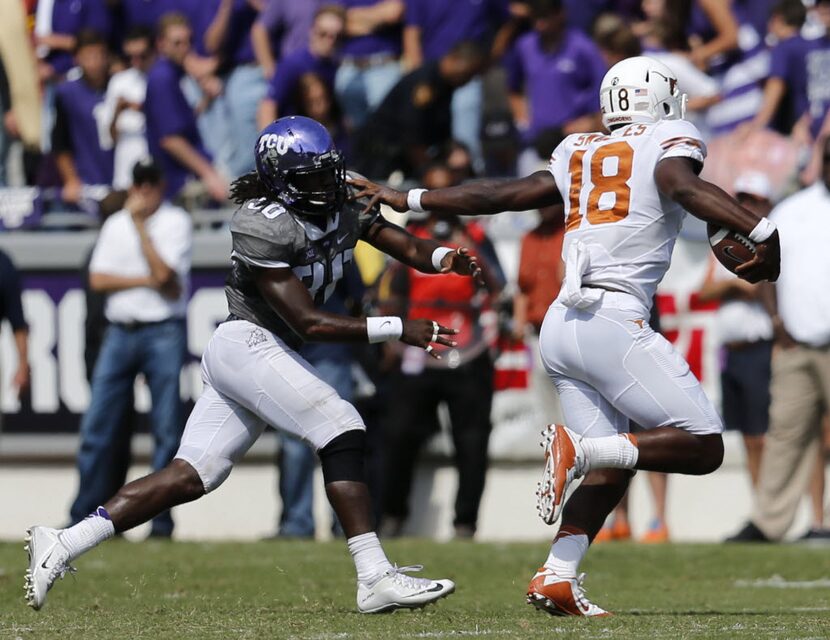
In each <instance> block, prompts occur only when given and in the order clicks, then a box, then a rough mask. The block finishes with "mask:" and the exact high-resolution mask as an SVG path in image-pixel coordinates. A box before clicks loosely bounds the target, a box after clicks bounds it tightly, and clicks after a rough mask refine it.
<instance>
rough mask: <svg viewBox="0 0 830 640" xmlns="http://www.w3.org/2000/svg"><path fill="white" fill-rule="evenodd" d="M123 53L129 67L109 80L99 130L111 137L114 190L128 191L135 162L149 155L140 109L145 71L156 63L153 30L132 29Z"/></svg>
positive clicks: (145, 83) (144, 125)
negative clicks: (113, 153)
mask: <svg viewBox="0 0 830 640" xmlns="http://www.w3.org/2000/svg"><path fill="white" fill-rule="evenodd" d="M123 51H124V57H125V58H126V59H127V62H128V63H129V66H128V68H126V69H124V71H120V72H119V73H116V74H115V75H114V76H112V78H111V79H110V82H109V85H108V86H107V94H106V96H105V98H104V108H103V109H102V111H101V118H102V121H103V125H104V126H102V127H101V130H102V131H103V132H105V133H108V134H109V135H110V140H109V145H110V147H112V146H113V145H114V146H115V160H114V172H113V179H112V186H113V187H114V188H115V189H127V188H128V187H129V186H130V185H131V184H132V171H133V167H134V166H135V164H136V162H138V161H139V160H143V159H144V158H147V157H148V155H149V153H148V151H147V135H146V124H145V119H144V111H142V109H143V107H144V97H145V95H146V94H147V71H148V70H149V69H150V67H151V66H152V65H153V61H154V60H155V51H154V49H153V32H152V30H150V29H149V28H147V27H141V26H139V27H135V28H133V29H132V30H131V31H129V32H128V33H127V35H126V36H125V37H124V49H123Z"/></svg>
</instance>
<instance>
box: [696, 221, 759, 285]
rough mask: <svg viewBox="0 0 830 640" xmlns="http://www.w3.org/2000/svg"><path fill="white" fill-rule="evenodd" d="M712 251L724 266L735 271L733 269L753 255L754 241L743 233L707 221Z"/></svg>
mask: <svg viewBox="0 0 830 640" xmlns="http://www.w3.org/2000/svg"><path fill="white" fill-rule="evenodd" d="M706 230H707V232H708V234H709V244H710V245H711V247H712V253H714V254H715V257H716V258H717V259H718V262H720V263H721V264H722V265H723V266H724V267H726V268H727V269H729V270H730V271H731V272H732V273H735V269H736V268H738V267H739V266H740V265H742V264H743V263H745V262H749V261H750V260H752V258H753V257H754V256H755V243H754V242H753V241H752V240H750V239H749V238H747V237H746V236H745V235H743V234H741V233H738V232H737V231H732V229H727V228H725V227H718V226H717V225H714V224H712V223H709V224H708V225H707V227H706Z"/></svg>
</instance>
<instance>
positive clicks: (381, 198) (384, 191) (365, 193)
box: [346, 176, 409, 213]
mask: <svg viewBox="0 0 830 640" xmlns="http://www.w3.org/2000/svg"><path fill="white" fill-rule="evenodd" d="M346 181H347V182H348V183H349V184H350V185H352V186H353V187H354V188H355V193H354V194H352V196H351V200H359V199H360V198H369V204H367V205H366V208H365V209H363V213H368V212H369V211H371V210H372V209H374V208H375V207H376V206H378V205H379V204H380V203H384V204H388V205H389V206H390V207H392V208H393V209H394V210H395V211H397V212H399V213H403V212H404V211H409V206H408V205H407V204H406V192H405V191H397V190H395V189H390V188H389V187H382V186H381V185H379V184H375V183H374V182H372V181H371V180H367V179H366V178H358V177H357V176H349V177H348V178H347V179H346Z"/></svg>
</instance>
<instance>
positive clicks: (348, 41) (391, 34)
mask: <svg viewBox="0 0 830 640" xmlns="http://www.w3.org/2000/svg"><path fill="white" fill-rule="evenodd" d="M381 1H382V0H337V4H339V5H342V6H343V7H345V8H346V9H347V10H348V9H351V8H353V7H371V6H373V5H376V4H378V3H379V2H381ZM402 37H403V33H402V29H401V25H400V24H398V25H395V26H389V27H385V28H384V29H381V30H379V31H376V32H374V33H372V34H370V35H368V36H358V37H356V38H345V39H344V41H343V44H342V46H341V47H340V53H341V54H342V55H343V56H345V57H348V56H355V57H365V56H371V55H376V54H379V53H387V54H389V55H390V56H394V57H395V58H398V57H400V55H401V38H402Z"/></svg>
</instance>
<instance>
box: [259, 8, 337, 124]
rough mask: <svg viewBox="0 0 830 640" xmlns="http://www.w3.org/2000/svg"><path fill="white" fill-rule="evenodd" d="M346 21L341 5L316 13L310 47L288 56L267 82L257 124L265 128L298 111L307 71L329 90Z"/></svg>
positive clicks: (332, 84)
mask: <svg viewBox="0 0 830 640" xmlns="http://www.w3.org/2000/svg"><path fill="white" fill-rule="evenodd" d="M345 24H346V13H345V11H344V10H343V8H342V7H339V6H336V5H328V6H325V7H323V8H322V9H320V10H319V11H318V12H317V15H316V16H315V18H314V23H313V24H312V27H311V32H310V34H309V40H308V47H306V48H305V49H300V50H299V51H295V52H294V53H292V54H290V55H288V56H286V57H285V58H283V60H282V61H281V62H280V64H279V66H278V67H277V71H276V73H274V76H273V77H272V78H271V82H270V84H269V85H268V93H267V94H266V96H265V99H264V100H262V102H260V104H259V113H258V115H257V123H258V126H259V128H260V129H263V128H265V127H266V126H268V125H269V124H270V123H272V122H273V121H274V120H276V119H277V118H281V117H283V116H290V115H295V114H296V113H297V109H298V107H297V99H296V93H297V87H298V83H299V80H300V77H301V76H302V75H303V74H305V73H309V72H311V73H316V74H317V75H318V76H320V77H321V78H322V79H323V80H324V81H325V83H326V84H327V85H328V87H329V88H330V89H333V88H334V76H335V74H336V73H337V60H336V58H335V54H336V53H337V46H338V44H339V43H340V37H341V36H342V34H343V29H344V28H345Z"/></svg>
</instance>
